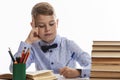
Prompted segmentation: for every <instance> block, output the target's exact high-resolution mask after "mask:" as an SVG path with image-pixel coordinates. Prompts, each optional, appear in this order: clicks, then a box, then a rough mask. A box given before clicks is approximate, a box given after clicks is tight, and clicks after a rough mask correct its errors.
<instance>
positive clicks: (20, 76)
mask: <svg viewBox="0 0 120 80" xmlns="http://www.w3.org/2000/svg"><path fill="white" fill-rule="evenodd" d="M13 80H26V64H23V63H18V64H13Z"/></svg>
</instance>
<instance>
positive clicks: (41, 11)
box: [31, 2, 55, 18]
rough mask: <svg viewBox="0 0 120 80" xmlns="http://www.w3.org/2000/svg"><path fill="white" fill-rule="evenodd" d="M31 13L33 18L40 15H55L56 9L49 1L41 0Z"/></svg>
mask: <svg viewBox="0 0 120 80" xmlns="http://www.w3.org/2000/svg"><path fill="white" fill-rule="evenodd" d="M31 15H32V17H33V18H36V17H37V16H38V15H55V11H54V8H53V6H52V5H51V4H49V3H48V2H40V3H37V4H36V5H35V6H34V7H33V8H32V11H31Z"/></svg>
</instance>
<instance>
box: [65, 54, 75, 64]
mask: <svg viewBox="0 0 120 80" xmlns="http://www.w3.org/2000/svg"><path fill="white" fill-rule="evenodd" d="M74 55H75V52H73V53H72V55H71V59H69V61H68V62H67V64H66V66H68V64H69V63H70V61H71V60H72V59H73V57H74Z"/></svg>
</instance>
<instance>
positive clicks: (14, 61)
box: [8, 48, 17, 64]
mask: <svg viewBox="0 0 120 80" xmlns="http://www.w3.org/2000/svg"><path fill="white" fill-rule="evenodd" d="M8 52H9V54H10V57H11V59H12V61H13V63H15V64H16V63H17V61H16V60H15V59H14V57H13V55H12V52H11V49H10V48H9V51H8Z"/></svg>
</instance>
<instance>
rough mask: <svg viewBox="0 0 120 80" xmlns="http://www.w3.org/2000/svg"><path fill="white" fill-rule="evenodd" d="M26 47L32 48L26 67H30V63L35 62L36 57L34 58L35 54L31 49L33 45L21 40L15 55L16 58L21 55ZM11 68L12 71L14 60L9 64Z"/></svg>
mask: <svg viewBox="0 0 120 80" xmlns="http://www.w3.org/2000/svg"><path fill="white" fill-rule="evenodd" d="M24 47H26V49H28V48H29V49H30V56H29V57H28V59H27V61H26V68H28V67H29V66H30V64H31V63H32V62H34V58H33V55H32V50H31V45H30V44H27V43H25V42H23V41H21V42H20V45H19V48H18V51H17V52H16V53H15V55H14V58H16V57H19V56H20V55H21V53H22V50H23V49H24ZM9 70H10V72H12V70H13V62H12V61H11V64H10V66H9Z"/></svg>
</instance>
